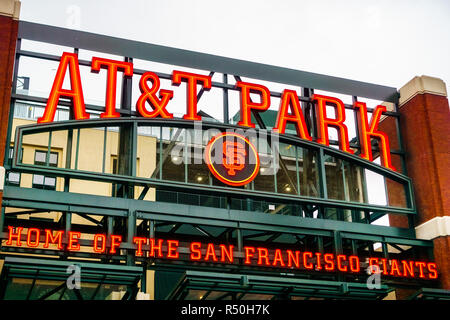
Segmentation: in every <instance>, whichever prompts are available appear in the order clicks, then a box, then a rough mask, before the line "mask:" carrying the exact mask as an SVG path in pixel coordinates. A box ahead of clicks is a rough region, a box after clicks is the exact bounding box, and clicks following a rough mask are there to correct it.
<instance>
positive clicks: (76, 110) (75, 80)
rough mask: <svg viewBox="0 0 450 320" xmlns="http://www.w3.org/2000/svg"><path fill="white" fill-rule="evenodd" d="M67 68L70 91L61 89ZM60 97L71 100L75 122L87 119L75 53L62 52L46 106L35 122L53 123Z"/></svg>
mask: <svg viewBox="0 0 450 320" xmlns="http://www.w3.org/2000/svg"><path fill="white" fill-rule="evenodd" d="M67 66H69V74H70V84H71V89H70V90H67V89H63V88H62V86H63V82H64V78H65V75H66V70H67ZM61 97H64V98H70V99H71V100H72V106H73V115H74V117H75V119H76V120H83V119H89V114H87V113H86V109H85V105H84V98H83V88H82V87H81V77H80V67H79V65H78V56H77V55H76V54H75V53H69V52H64V53H63V55H62V56H61V60H60V62H59V66H58V71H56V75H55V80H54V81H53V86H52V90H51V91H50V95H49V97H48V100H47V105H46V106H45V111H44V115H43V116H42V117H40V118H39V119H38V120H37V122H38V123H46V122H52V121H53V119H54V118H55V112H56V108H57V106H58V102H59V99H60V98H61Z"/></svg>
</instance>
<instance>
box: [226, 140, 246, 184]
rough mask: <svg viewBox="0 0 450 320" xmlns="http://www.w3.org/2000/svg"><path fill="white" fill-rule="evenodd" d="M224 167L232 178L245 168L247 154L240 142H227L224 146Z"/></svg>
mask: <svg viewBox="0 0 450 320" xmlns="http://www.w3.org/2000/svg"><path fill="white" fill-rule="evenodd" d="M223 154H224V156H225V157H224V158H223V166H224V167H225V168H227V170H228V174H229V175H230V176H234V175H236V171H239V170H242V169H244V167H245V156H246V154H247V152H246V151H245V147H244V145H243V144H242V143H240V142H233V141H225V142H224V144H223Z"/></svg>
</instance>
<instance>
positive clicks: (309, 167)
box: [297, 147, 319, 197]
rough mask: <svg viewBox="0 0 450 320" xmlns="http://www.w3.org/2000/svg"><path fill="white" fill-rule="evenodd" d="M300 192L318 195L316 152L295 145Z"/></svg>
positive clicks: (307, 194)
mask: <svg viewBox="0 0 450 320" xmlns="http://www.w3.org/2000/svg"><path fill="white" fill-rule="evenodd" d="M297 159H298V167H299V176H300V178H299V180H300V194H301V195H304V196H310V197H319V171H318V168H317V166H318V161H317V152H316V151H313V150H308V149H303V148H300V147H297Z"/></svg>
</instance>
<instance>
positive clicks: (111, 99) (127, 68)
mask: <svg viewBox="0 0 450 320" xmlns="http://www.w3.org/2000/svg"><path fill="white" fill-rule="evenodd" d="M101 68H104V69H107V70H108V73H107V78H106V100H105V112H103V113H101V114H100V117H101V118H118V117H120V114H119V113H118V112H117V111H116V87H117V71H119V70H121V71H123V75H124V76H128V77H132V76H133V64H132V63H131V62H125V61H118V60H111V59H105V58H98V57H93V58H92V64H91V71H92V72H96V73H98V72H99V71H100V69H101Z"/></svg>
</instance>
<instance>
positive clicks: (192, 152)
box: [186, 130, 211, 184]
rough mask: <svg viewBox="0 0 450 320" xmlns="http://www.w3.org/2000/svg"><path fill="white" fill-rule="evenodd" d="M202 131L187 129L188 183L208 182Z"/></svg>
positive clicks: (209, 176)
mask: <svg viewBox="0 0 450 320" xmlns="http://www.w3.org/2000/svg"><path fill="white" fill-rule="evenodd" d="M202 140H203V139H202V133H201V132H198V130H188V131H187V148H186V149H187V159H186V160H187V167H188V172H187V174H188V176H187V181H188V182H189V183H198V184H210V182H211V174H210V171H209V169H208V166H207V165H206V164H205V161H204V160H203V153H204V150H205V146H204V144H203V141H202Z"/></svg>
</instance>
